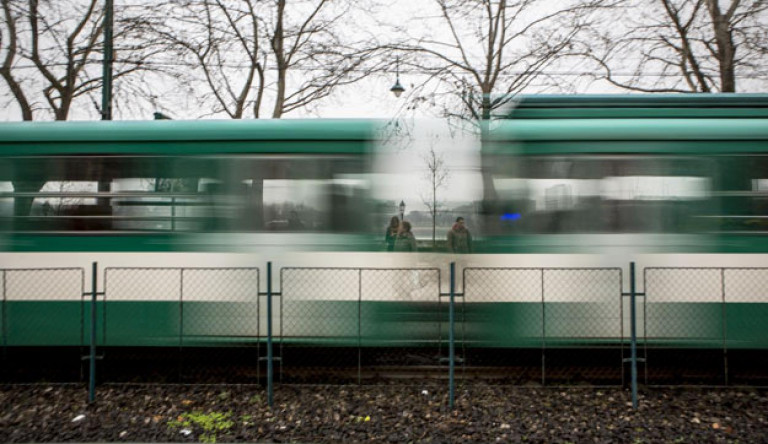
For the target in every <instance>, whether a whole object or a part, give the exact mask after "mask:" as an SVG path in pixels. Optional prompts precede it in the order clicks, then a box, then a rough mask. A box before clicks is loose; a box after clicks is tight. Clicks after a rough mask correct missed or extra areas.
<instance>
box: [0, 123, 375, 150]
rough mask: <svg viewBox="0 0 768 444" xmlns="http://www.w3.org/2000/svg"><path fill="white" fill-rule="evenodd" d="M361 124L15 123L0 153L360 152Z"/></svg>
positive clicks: (6, 130)
mask: <svg viewBox="0 0 768 444" xmlns="http://www.w3.org/2000/svg"><path fill="white" fill-rule="evenodd" d="M377 128H378V124H377V123H376V122H375V121H364V120H319V119H317V120H248V121H246V120H241V121H236V120H226V121H211V120H209V121H205V120H201V121H168V120H164V121H142V122H126V121H122V122H20V123H2V124H0V155H3V156H11V155H25V154H26V155H56V154H153V155H200V154H221V153H325V154H332V153H364V152H367V151H368V150H369V149H370V147H369V142H370V141H371V140H373V139H374V138H375V136H376V131H377Z"/></svg>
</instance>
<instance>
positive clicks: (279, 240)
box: [0, 94, 768, 349]
mask: <svg viewBox="0 0 768 444" xmlns="http://www.w3.org/2000/svg"><path fill="white" fill-rule="evenodd" d="M509 103H510V105H509V108H508V109H507V110H506V111H505V112H504V113H503V115H498V116H496V118H495V119H494V120H492V121H489V122H483V125H482V127H481V137H480V138H479V141H478V143H479V145H480V146H479V149H478V150H477V153H479V156H480V158H479V160H478V163H479V165H480V166H481V167H480V170H479V171H478V174H479V176H480V180H479V182H480V183H482V190H481V192H480V194H481V196H482V198H481V199H479V200H478V201H477V202H471V203H469V204H470V205H467V206H466V207H465V208H467V209H471V211H470V210H467V211H469V212H467V213H466V214H465V217H466V219H467V220H468V222H469V225H470V227H472V232H473V236H474V249H473V252H472V253H471V254H465V255H452V254H448V253H442V252H438V251H424V252H419V253H402V252H388V251H386V248H385V245H384V243H383V228H384V225H385V223H382V221H386V220H388V217H387V215H386V214H382V213H381V212H380V210H379V208H380V207H381V205H380V202H376V201H375V199H374V197H375V196H376V191H377V190H376V187H377V186H380V181H378V180H377V177H378V176H380V174H378V172H377V171H376V164H377V162H378V161H379V159H380V158H379V156H380V153H381V152H382V151H384V148H386V147H383V145H384V144H386V143H388V142H389V141H390V140H391V135H390V134H388V133H387V128H389V126H387V125H386V124H385V123H384V122H378V121H366V120H360V121H354V120H280V121H259V120H257V121H195V122H188V121H187V122H185V121H153V122H35V123H4V124H1V125H0V269H2V270H3V271H2V273H3V282H4V286H3V302H2V316H1V317H0V319H2V335H3V345H4V346H5V347H19V346H79V345H82V344H85V343H87V331H88V330H89V321H88V319H89V316H88V310H89V308H88V306H87V304H84V303H83V298H84V294H85V293H87V292H88V291H90V282H91V280H92V278H93V276H92V275H91V264H92V263H93V262H97V263H98V266H99V272H98V273H97V278H98V282H99V284H98V288H97V289H98V290H99V291H102V292H103V293H104V296H103V299H100V302H99V307H103V308H101V309H100V316H99V320H100V321H99V322H101V324H102V325H100V328H99V329H98V332H99V337H98V341H99V344H100V345H105V346H114V347H129V346H141V347H175V346H178V345H179V344H183V345H190V346H204V347H207V346H232V345H243V344H246V345H247V344H257V343H260V342H263V341H264V339H265V336H266V310H265V304H266V303H265V292H266V287H267V286H266V268H267V263H268V262H271V263H273V264H274V269H275V276H274V277H273V279H274V283H275V286H274V291H275V293H277V297H278V299H276V303H277V305H276V314H275V315H274V321H275V335H276V336H277V337H278V338H279V339H280V340H281V341H282V342H283V343H285V344H297V345H312V346H317V345H330V346H343V347H357V346H361V345H363V346H369V347H400V346H406V347H431V346H435V345H437V346H441V345H442V344H444V343H445V341H446V340H447V333H446V321H447V312H446V309H445V307H446V305H445V301H446V299H445V295H446V294H447V292H448V282H449V273H448V264H449V263H450V262H452V261H455V262H456V263H457V265H458V276H457V289H456V290H457V292H458V293H459V295H460V302H459V304H460V307H461V310H460V318H459V322H460V323H461V325H462V328H461V329H460V331H461V334H460V337H459V340H460V341H462V344H463V345H464V346H466V347H477V348H486V349H496V348H539V347H542V346H543V345H544V344H546V346H549V347H553V346H555V347H565V348H568V347H583V346H587V347H589V346H605V345H611V346H621V344H623V343H625V342H626V338H627V336H628V325H629V322H628V313H629V310H628V302H627V299H626V298H625V297H623V296H622V293H626V291H627V290H628V288H629V283H628V265H629V263H630V262H635V263H637V264H638V267H639V269H640V270H641V274H640V275H639V276H640V277H639V278H638V289H639V291H640V292H644V294H645V297H644V298H643V299H642V304H643V309H642V310H639V313H640V316H641V318H640V319H639V321H640V326H641V330H640V335H641V336H642V338H643V339H644V340H645V341H646V342H647V343H648V344H651V345H658V346H663V347H683V348H691V347H694V348H712V349H722V347H723V346H724V344H725V346H727V347H731V348H742V349H763V348H765V347H766V346H768V322H764V321H765V320H766V319H768V290H765V289H764V288H768V287H765V286H764V285H761V282H763V280H765V281H766V283H768V268H765V269H764V267H768V242H766V241H765V239H766V238H765V232H766V227H768V214H766V211H764V210H765V209H768V156H766V154H768V95H741V94H737V95H704V94H702V95H613V96H591V95H587V96H520V97H516V98H514V99H512V100H510V101H509ZM86 296H87V295H86ZM726 327H727V328H726ZM726 331H727V335H725V333H724V332H726Z"/></svg>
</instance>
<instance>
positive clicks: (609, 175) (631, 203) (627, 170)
mask: <svg viewBox="0 0 768 444" xmlns="http://www.w3.org/2000/svg"><path fill="white" fill-rule="evenodd" d="M493 170H494V173H493V175H492V181H493V186H494V188H495V195H496V199H497V202H496V204H494V206H492V207H490V208H495V213H494V218H495V219H497V220H498V221H500V222H496V223H495V225H493V224H489V226H491V227H493V226H496V227H498V229H500V230H502V231H506V232H520V233H590V232H594V233H600V232H606V233H607V232H625V233H631V232H667V231H671V232H676V231H689V230H691V229H693V227H694V225H696V223H697V222H696V216H698V215H701V214H706V212H707V210H706V208H705V207H706V202H707V201H710V199H709V197H710V196H711V189H712V187H713V184H712V179H711V177H712V174H713V169H712V165H710V163H708V162H706V161H702V160H701V159H687V158H681V157H654V156H642V157H641V156H637V157H630V156H585V157H579V156H574V157H572V158H565V157H552V158H547V157H528V158H517V159H515V162H514V163H509V162H496V163H495V165H494V166H493ZM515 176H517V177H515ZM507 214H514V215H515V217H514V218H509V217H504V215H507Z"/></svg>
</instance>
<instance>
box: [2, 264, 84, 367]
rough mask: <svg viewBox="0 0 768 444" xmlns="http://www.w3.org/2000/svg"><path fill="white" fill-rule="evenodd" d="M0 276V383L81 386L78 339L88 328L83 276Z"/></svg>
mask: <svg viewBox="0 0 768 444" xmlns="http://www.w3.org/2000/svg"><path fill="white" fill-rule="evenodd" d="M0 276H1V277H2V307H1V308H0V310H1V311H2V312H1V313H0V323H2V326H1V327H0V331H1V332H2V333H1V334H2V345H3V351H2V353H3V377H4V379H5V380H7V381H14V382H30V381H39V380H41V379H45V380H54V381H61V382H72V381H78V380H82V376H83V372H84V368H83V366H82V362H81V356H82V354H83V346H84V345H85V344H86V342H85V337H84V336H83V334H84V332H85V331H87V329H88V328H89V327H90V325H89V323H88V321H87V318H86V315H87V313H88V312H87V308H86V307H85V305H84V303H83V289H84V285H85V283H84V282H85V281H84V279H85V271H84V270H83V269H82V268H46V269H42V268H41V269H33V268H29V269H4V270H0ZM41 302H45V303H41ZM51 367H55V370H56V371H54V372H52V371H50V370H51Z"/></svg>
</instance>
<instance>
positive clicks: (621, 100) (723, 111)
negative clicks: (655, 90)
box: [494, 94, 768, 119]
mask: <svg viewBox="0 0 768 444" xmlns="http://www.w3.org/2000/svg"><path fill="white" fill-rule="evenodd" d="M494 99H496V98H495V97H494ZM502 99H503V98H502ZM511 103H512V105H511V106H510V108H511V109H510V111H508V112H507V113H506V114H504V115H503V116H501V117H502V118H511V119H519V118H558V117H568V118H593V117H598V116H600V115H604V116H605V117H607V118H613V117H614V116H620V117H628V118H633V117H643V116H645V117H652V116H654V117H662V116H664V117H694V116H711V117H714V116H723V117H734V116H748V115H751V116H765V115H767V114H768V94H578V95H576V94H572V95H557V94H554V95H548V94H543V95H519V96H517V97H513V98H511ZM610 113H615V114H610Z"/></svg>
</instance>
